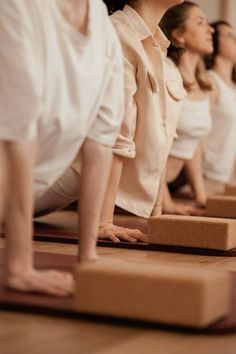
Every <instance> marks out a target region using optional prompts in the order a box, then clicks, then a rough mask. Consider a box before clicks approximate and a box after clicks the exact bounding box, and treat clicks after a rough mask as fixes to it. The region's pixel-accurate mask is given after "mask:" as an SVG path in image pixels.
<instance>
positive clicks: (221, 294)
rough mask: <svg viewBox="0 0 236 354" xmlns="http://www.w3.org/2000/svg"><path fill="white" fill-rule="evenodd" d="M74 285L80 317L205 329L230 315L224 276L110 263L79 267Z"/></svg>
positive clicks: (228, 292) (169, 268)
mask: <svg viewBox="0 0 236 354" xmlns="http://www.w3.org/2000/svg"><path fill="white" fill-rule="evenodd" d="M75 281H76V294H75V297H74V307H75V309H76V310H77V311H80V312H83V313H90V314H95V315H102V316H112V317H116V318H126V319H132V320H141V321H148V322H156V323H162V324H168V325H179V326H184V327H194V328H204V327H206V326H208V325H210V324H211V323H213V322H215V321H216V320H218V319H220V318H222V317H224V316H226V315H227V313H228V311H229V305H230V290H231V289H230V278H229V274H228V273H225V272H216V271H210V270H206V269H204V270H203V269H196V268H193V269H191V268H183V267H174V266H166V265H155V264H147V263H135V262H124V261H115V260H112V261H109V262H108V261H103V262H94V263H92V264H87V265H82V266H81V265H78V266H77V267H76V269H75Z"/></svg>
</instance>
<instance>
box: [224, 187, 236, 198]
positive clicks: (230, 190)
mask: <svg viewBox="0 0 236 354" xmlns="http://www.w3.org/2000/svg"><path fill="white" fill-rule="evenodd" d="M225 195H232V196H236V185H228V186H226V187H225Z"/></svg>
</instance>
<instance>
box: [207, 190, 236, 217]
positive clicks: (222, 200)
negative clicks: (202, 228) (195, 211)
mask: <svg viewBox="0 0 236 354" xmlns="http://www.w3.org/2000/svg"><path fill="white" fill-rule="evenodd" d="M206 215H207V216H214V217H218V218H230V219H236V196H226V195H224V196H212V197H209V198H208V199H207V206H206Z"/></svg>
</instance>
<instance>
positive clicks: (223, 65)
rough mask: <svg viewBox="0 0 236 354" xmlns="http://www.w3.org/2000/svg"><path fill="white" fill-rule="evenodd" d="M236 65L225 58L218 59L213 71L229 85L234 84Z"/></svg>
mask: <svg viewBox="0 0 236 354" xmlns="http://www.w3.org/2000/svg"><path fill="white" fill-rule="evenodd" d="M233 67H234V64H233V63H232V62H231V61H230V60H227V59H225V58H222V57H217V58H216V61H215V65H214V67H213V70H214V71H215V72H217V74H218V75H219V76H220V77H222V79H223V80H224V81H226V82H228V83H229V84H232V71H233Z"/></svg>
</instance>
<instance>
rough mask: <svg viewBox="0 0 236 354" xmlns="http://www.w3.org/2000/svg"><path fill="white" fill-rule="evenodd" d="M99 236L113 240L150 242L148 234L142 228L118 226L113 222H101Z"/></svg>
mask: <svg viewBox="0 0 236 354" xmlns="http://www.w3.org/2000/svg"><path fill="white" fill-rule="evenodd" d="M98 238H101V239H108V240H111V241H113V242H120V241H128V242H132V243H134V242H137V241H139V242H148V237H147V235H145V234H143V233H142V232H141V231H140V230H138V229H128V228H125V227H121V226H116V225H114V224H113V223H112V222H105V223H101V224H100V227H99V233H98Z"/></svg>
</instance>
